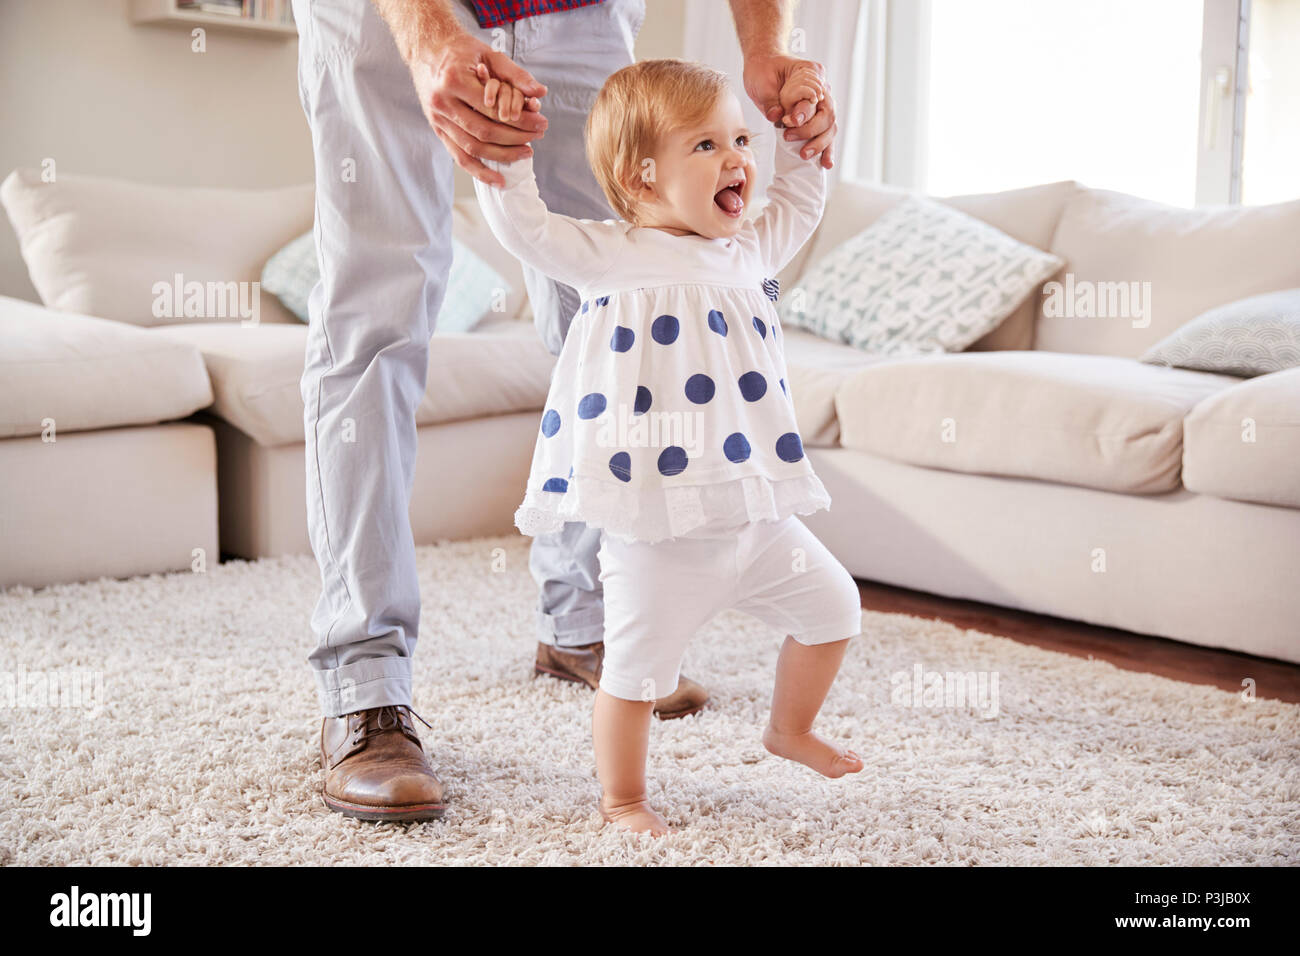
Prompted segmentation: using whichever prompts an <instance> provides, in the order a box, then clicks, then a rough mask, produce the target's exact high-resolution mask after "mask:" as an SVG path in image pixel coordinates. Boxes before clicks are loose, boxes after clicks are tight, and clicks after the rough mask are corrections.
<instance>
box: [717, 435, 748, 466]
mask: <svg viewBox="0 0 1300 956" xmlns="http://www.w3.org/2000/svg"><path fill="white" fill-rule="evenodd" d="M749 451H750V449H749V440H748V439H747V438H745V436H744V435H742V434H741V433H740V432H736V433H734V434H732V435H728V436H727V440H726V441H724V442H723V443H722V453H723V454H724V455H726V456H727V461H734V462H742V461H745V460H746V459H748V458H749Z"/></svg>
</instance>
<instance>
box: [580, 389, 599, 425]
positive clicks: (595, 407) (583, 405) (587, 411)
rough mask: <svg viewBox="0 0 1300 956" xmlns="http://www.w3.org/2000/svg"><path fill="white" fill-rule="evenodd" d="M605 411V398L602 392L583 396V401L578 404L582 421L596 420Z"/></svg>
mask: <svg viewBox="0 0 1300 956" xmlns="http://www.w3.org/2000/svg"><path fill="white" fill-rule="evenodd" d="M604 410H605V396H604V395H602V394H600V392H592V393H591V394H590V395H584V396H582V401H580V402H578V417H579V418H581V419H584V420H585V419H588V418H595V417H596V416H597V415H599V414H600V413H601V412H603V411H604Z"/></svg>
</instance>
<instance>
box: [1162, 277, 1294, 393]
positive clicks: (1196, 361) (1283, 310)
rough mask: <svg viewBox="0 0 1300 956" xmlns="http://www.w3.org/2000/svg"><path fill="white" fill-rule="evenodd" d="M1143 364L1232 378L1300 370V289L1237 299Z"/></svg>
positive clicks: (1170, 338) (1166, 342)
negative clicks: (1221, 374)
mask: <svg viewBox="0 0 1300 956" xmlns="http://www.w3.org/2000/svg"><path fill="white" fill-rule="evenodd" d="M1140 361H1143V362H1148V363H1150V364H1152V365H1172V366H1176V367H1178V368H1190V369H1196V370H1198V371H1202V372H1222V373H1224V374H1227V375H1243V376H1252V375H1265V374H1267V373H1269V372H1280V371H1282V370H1283V369H1288V368H1296V367H1300V289H1282V290H1281V291H1279V292H1265V293H1264V294H1263V295H1252V296H1251V297H1250V298H1247V299H1238V300H1237V301H1235V302H1229V303H1228V304H1227V305H1221V306H1218V307H1216V308H1213V309H1210V310H1209V311H1208V312H1203V313H1202V314H1201V315H1198V316H1197V317H1196V318H1194V319H1192V321H1190V322H1188V323H1187V324H1186V325H1184V326H1182V327H1181V328H1179V329H1177V330H1175V331H1174V332H1173V333H1171V334H1170V335H1167V336H1165V337H1164V338H1163V339H1161V340H1160V341H1159V342H1157V343H1156V344H1155V345H1153V346H1151V348H1149V349H1147V351H1146V352H1145V353H1143V355H1142V357H1141V359H1140Z"/></svg>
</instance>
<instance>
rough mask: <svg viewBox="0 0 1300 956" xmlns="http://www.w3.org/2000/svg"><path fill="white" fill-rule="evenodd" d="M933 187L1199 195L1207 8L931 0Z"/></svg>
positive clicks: (1166, 197) (927, 180)
mask: <svg viewBox="0 0 1300 956" xmlns="http://www.w3.org/2000/svg"><path fill="white" fill-rule="evenodd" d="M931 4H932V5H931V19H930V77H929V115H928V117H927V126H926V129H927V133H928V143H927V150H926V154H927V156H926V163H927V165H926V169H925V173H924V180H923V181H924V189H925V191H926V192H929V193H932V194H935V195H951V194H953V193H968V192H990V191H993V190H999V189H1011V188H1015V187H1018V186H1029V185H1033V184H1036V183H1046V182H1053V181H1056V180H1059V179H1077V180H1079V181H1081V182H1083V183H1086V184H1087V185H1089V186H1096V187H1100V188H1103V189H1116V190H1120V191H1122V192H1127V193H1133V194H1135V195H1139V196H1146V197H1148V198H1150V199H1155V200H1159V201H1161V202H1168V203H1173V204H1176V205H1192V204H1193V202H1194V201H1195V198H1196V160H1197V149H1196V142H1197V122H1198V110H1199V106H1200V98H1199V95H1198V94H1199V90H1200V70H1201V68H1200V52H1201V5H1200V4H1199V3H1196V2H1189V0H1141V2H1133V0H1087V2H1080V0H978V2H974V3H972V2H969V0H931Z"/></svg>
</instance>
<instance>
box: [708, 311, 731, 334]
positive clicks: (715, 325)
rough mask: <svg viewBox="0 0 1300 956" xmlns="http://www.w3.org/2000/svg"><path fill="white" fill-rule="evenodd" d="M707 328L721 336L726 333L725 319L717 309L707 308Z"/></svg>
mask: <svg viewBox="0 0 1300 956" xmlns="http://www.w3.org/2000/svg"><path fill="white" fill-rule="evenodd" d="M709 328H711V329H712V330H713V331H714V332H717V333H718V334H719V335H721V336H723V337H725V336H726V334H727V320H726V319H724V318H723V317H722V313H721V312H719V311H718V310H717V309H711V310H709Z"/></svg>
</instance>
